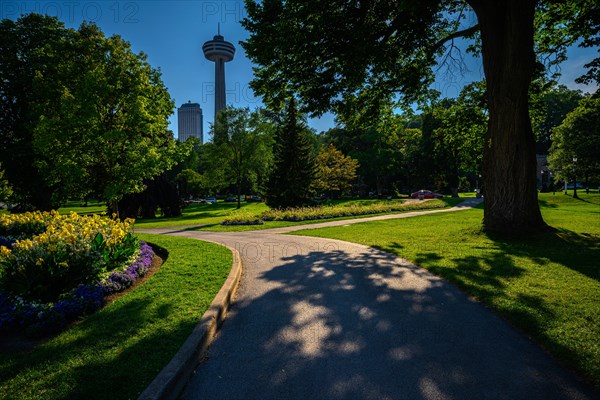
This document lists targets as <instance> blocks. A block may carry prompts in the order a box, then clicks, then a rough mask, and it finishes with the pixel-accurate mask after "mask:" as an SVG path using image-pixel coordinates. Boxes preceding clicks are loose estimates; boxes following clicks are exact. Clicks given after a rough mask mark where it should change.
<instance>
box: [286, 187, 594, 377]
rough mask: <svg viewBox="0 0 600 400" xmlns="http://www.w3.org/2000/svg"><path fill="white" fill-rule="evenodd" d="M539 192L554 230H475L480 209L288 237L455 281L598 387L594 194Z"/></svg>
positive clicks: (305, 231)
mask: <svg viewBox="0 0 600 400" xmlns="http://www.w3.org/2000/svg"><path fill="white" fill-rule="evenodd" d="M580 196H581V200H576V199H573V198H572V197H571V196H565V195H563V194H561V193H560V192H559V193H558V194H556V195H552V194H551V193H550V194H540V208H541V210H542V214H543V216H544V219H545V221H546V222H547V223H548V224H549V225H551V226H553V227H554V228H556V230H555V231H554V232H547V233H542V234H537V235H530V236H527V237H522V238H509V237H506V236H503V235H497V234H486V233H484V232H483V231H482V229H481V220H482V217H483V210H482V209H481V207H479V208H478V209H473V210H469V211H460V212H457V213H444V214H433V215H425V216H421V217H415V218H407V219H400V220H386V221H375V222H366V223H364V224H357V225H351V226H345V227H332V228H322V229H314V230H304V231H301V232H294V234H301V235H307V236H318V237H325V238H335V239H341V240H346V241H349V242H355V243H361V244H365V245H369V246H373V247H377V248H380V249H383V250H385V251H388V252H390V253H393V254H395V255H397V256H399V257H403V258H406V259H408V260H410V261H412V262H413V263H415V264H417V265H419V266H421V267H423V268H426V269H428V270H430V271H432V272H433V273H435V274H437V275H439V276H442V277H444V278H446V279H447V280H449V281H451V282H453V283H454V284H456V285H457V286H458V287H459V288H461V289H462V290H463V291H465V292H466V293H467V294H469V295H471V296H473V297H475V298H477V299H478V300H480V301H481V302H483V303H484V304H486V305H487V306H488V307H490V308H491V309H493V310H494V311H496V312H497V313H498V314H500V315H501V316H502V317H504V318H505V319H507V320H508V321H510V322H511V323H512V324H513V325H514V326H516V327H518V328H519V329H521V330H522V331H524V332H525V333H526V334H528V335H529V336H531V337H533V338H534V339H536V340H537V341H538V342H539V343H541V344H542V345H543V346H544V347H545V348H546V349H547V350H548V351H550V352H551V353H552V354H553V355H554V356H556V357H557V358H558V359H560V360H562V361H563V362H564V363H565V364H566V365H568V366H569V367H571V368H573V369H574V370H576V371H578V372H579V373H580V374H582V375H583V376H585V377H586V378H587V379H588V380H589V381H590V382H592V384H594V385H595V386H596V387H600V340H599V338H600V268H599V265H600V195H598V194H589V195H586V194H585V193H583V194H580Z"/></svg>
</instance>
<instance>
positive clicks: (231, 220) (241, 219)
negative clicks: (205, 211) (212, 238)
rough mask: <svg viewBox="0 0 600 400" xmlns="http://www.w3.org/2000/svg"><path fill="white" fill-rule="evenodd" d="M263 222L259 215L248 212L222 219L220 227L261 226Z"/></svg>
mask: <svg viewBox="0 0 600 400" xmlns="http://www.w3.org/2000/svg"><path fill="white" fill-rule="evenodd" d="M262 224H263V220H262V219H261V218H260V216H259V215H256V214H252V213H248V212H238V213H235V214H233V215H229V216H227V217H225V218H224V219H223V222H221V225H262Z"/></svg>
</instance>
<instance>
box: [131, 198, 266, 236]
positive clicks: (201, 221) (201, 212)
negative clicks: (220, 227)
mask: <svg viewBox="0 0 600 400" xmlns="http://www.w3.org/2000/svg"><path fill="white" fill-rule="evenodd" d="M236 207H237V203H225V202H222V201H218V202H217V204H193V205H189V206H187V207H185V208H184V209H183V210H182V212H183V215H181V216H180V217H173V218H165V217H158V218H156V219H137V220H136V221H135V227H136V228H139V229H151V228H170V227H173V226H194V225H213V224H220V223H221V221H223V218H225V217H226V216H228V215H230V214H231V213H232V212H236V211H237V210H236ZM268 209H269V207H268V206H267V205H266V204H265V203H246V202H243V203H242V207H241V210H243V211H245V212H249V213H252V214H260V213H262V212H263V211H266V210H268Z"/></svg>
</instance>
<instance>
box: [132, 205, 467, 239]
mask: <svg viewBox="0 0 600 400" xmlns="http://www.w3.org/2000/svg"><path fill="white" fill-rule="evenodd" d="M462 200H463V199H460V198H456V199H453V198H450V197H445V198H443V199H442V200H441V201H443V202H444V203H446V206H448V207H451V206H454V205H456V204H458V203H460V202H461V201H462ZM381 201H382V200H341V201H337V202H336V203H337V204H370V203H374V202H381ZM383 201H385V200H383ZM222 204H226V205H227V204H228V203H217V204H216V205H212V206H211V205H205V204H202V205H198V206H193V207H194V209H193V210H188V211H185V210H184V216H183V219H182V217H177V218H169V219H166V218H165V219H162V220H161V219H157V220H137V221H136V224H135V228H137V229H144V228H168V227H175V226H177V227H183V228H185V229H187V230H203V231H213V232H246V231H254V230H263V229H271V228H282V227H286V226H295V225H309V224H317V223H321V222H327V221H338V220H345V219H355V218H368V217H372V216H374V215H373V214H371V215H362V216H357V217H339V218H330V219H326V220H322V219H321V220H312V221H297V222H293V221H265V223H264V224H263V225H221V222H222V221H223V219H224V218H225V217H226V216H228V215H232V214H235V213H237V212H241V213H244V214H253V213H256V214H257V215H258V214H261V213H262V212H263V211H265V210H268V209H269V208H268V206H266V205H265V204H264V203H250V204H247V205H246V207H242V208H241V210H240V211H237V210H235V205H233V207H232V208H225V209H223V208H220V206H221V205H222ZM432 204H435V203H432ZM211 207H215V208H211ZM384 214H385V213H384ZM392 214H400V213H399V212H394V213H392ZM375 215H377V214H375ZM378 215H381V214H378Z"/></svg>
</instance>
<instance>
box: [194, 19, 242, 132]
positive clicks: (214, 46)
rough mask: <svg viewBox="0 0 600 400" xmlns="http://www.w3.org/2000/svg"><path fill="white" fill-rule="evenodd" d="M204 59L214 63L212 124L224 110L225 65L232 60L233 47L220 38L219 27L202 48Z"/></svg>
mask: <svg viewBox="0 0 600 400" xmlns="http://www.w3.org/2000/svg"><path fill="white" fill-rule="evenodd" d="M202 51H203V52H204V57H206V58H207V59H208V60H210V61H213V62H214V63H215V119H214V121H213V124H214V123H216V122H217V114H218V113H219V111H221V110H222V109H224V108H225V105H226V103H227V102H226V99H225V63H226V62H228V61H231V60H233V55H234V54H235V47H233V44H231V43H229V42H227V41H225V38H224V37H223V36H221V27H220V26H219V30H218V33H217V35H216V36H215V37H214V38H213V40H209V41H208V42H206V43H204V45H203V46H202Z"/></svg>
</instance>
